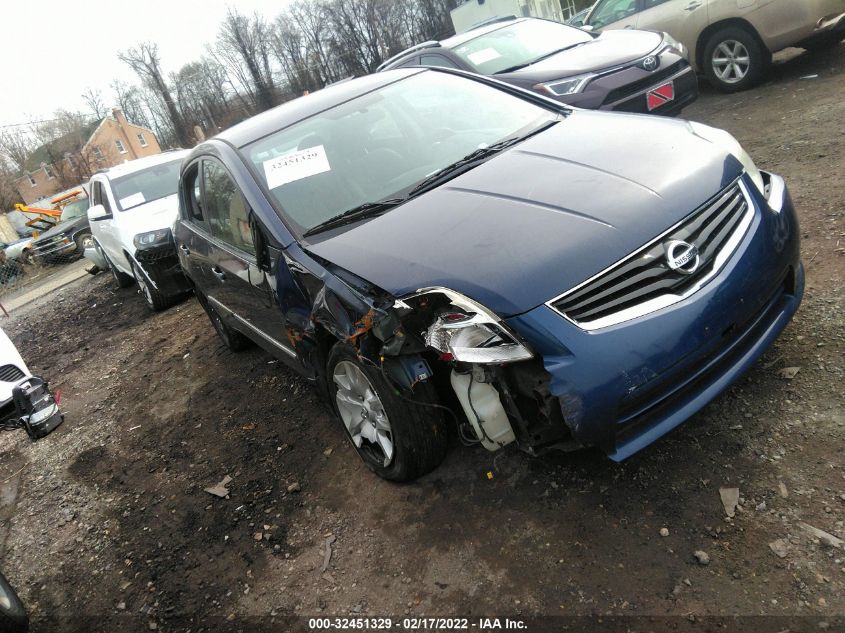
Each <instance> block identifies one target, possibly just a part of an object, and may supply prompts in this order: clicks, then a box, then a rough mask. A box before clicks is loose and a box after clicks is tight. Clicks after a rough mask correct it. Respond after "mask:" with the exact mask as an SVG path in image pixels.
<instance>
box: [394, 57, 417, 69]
mask: <svg viewBox="0 0 845 633" xmlns="http://www.w3.org/2000/svg"><path fill="white" fill-rule="evenodd" d="M419 65H420V58H419V57H417V56H416V55H414V56H413V57H411V58H410V59H407V60H405V61H404V62H402V63H401V64H400V65H399V68H407V67H408V66H419Z"/></svg>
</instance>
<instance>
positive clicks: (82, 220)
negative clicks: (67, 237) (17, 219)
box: [35, 215, 88, 244]
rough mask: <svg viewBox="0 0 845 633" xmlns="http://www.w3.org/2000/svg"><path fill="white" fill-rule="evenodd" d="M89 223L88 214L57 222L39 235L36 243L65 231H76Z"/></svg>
mask: <svg viewBox="0 0 845 633" xmlns="http://www.w3.org/2000/svg"><path fill="white" fill-rule="evenodd" d="M87 225H88V217H87V216H84V215H83V216H80V217H78V218H73V219H72V220H68V221H67V222H62V223H60V224H57V225H56V226H54V227H53V228H52V229H50V230H49V231H44V232H43V233H40V234H39V235H38V238H37V239H36V240H35V243H36V244H37V243H38V242H41V241H42V240H48V239H50V238H51V237H58V236H59V235H62V234H64V233H68V232H70V231H75V230H76V229H78V228H80V227H83V226H87Z"/></svg>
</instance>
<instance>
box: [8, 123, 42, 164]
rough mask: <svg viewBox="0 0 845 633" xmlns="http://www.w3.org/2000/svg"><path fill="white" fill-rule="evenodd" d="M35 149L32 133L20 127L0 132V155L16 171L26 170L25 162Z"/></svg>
mask: <svg viewBox="0 0 845 633" xmlns="http://www.w3.org/2000/svg"><path fill="white" fill-rule="evenodd" d="M34 149H35V139H34V138H33V136H32V132H31V131H30V130H27V129H26V128H24V127H22V126H17V127H11V128H7V129H5V130H3V131H0V154H2V158H5V159H6V160H8V162H10V163H11V164H12V165H13V166H14V167H15V168H16V169H17V170H18V171H24V170H25V169H26V160H27V159H28V158H29V155H30V154H32V150H34Z"/></svg>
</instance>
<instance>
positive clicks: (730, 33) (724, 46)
mask: <svg viewBox="0 0 845 633" xmlns="http://www.w3.org/2000/svg"><path fill="white" fill-rule="evenodd" d="M771 59H772V55H771V53H769V51H768V50H766V49H765V48H764V47H763V45H762V44H760V42H759V41H758V40H757V38H756V37H754V36H753V35H752V34H751V33H749V32H748V31H746V30H745V29H742V28H739V27H736V26H729V27H727V28H724V29H721V30H719V31H717V32H716V33H714V34H713V35H711V36H710V39H709V40H707V44H706V45H705V47H704V57H703V61H704V64H703V65H704V74H705V75H706V76H707V79H708V80H709V81H710V83H711V84H712V85H713V87H714V88H716V89H717V90H721V91H722V92H739V91H740V90H746V89H747V88H750V87H751V86H753V85H755V84H756V83H757V82H759V81H760V80H761V79H762V78H763V74H764V73H765V71H766V69H767V68H768V66H769V64H770V63H771Z"/></svg>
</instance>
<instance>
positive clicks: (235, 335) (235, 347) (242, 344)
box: [194, 289, 252, 352]
mask: <svg viewBox="0 0 845 633" xmlns="http://www.w3.org/2000/svg"><path fill="white" fill-rule="evenodd" d="M194 294H195V295H196V296H197V301H199V302H200V305H201V306H202V309H203V310H205V313H206V314H207V315H208V318H209V319H210V320H211V324H212V325H213V326H214V329H215V330H217V335H218V336H219V337H220V338H221V340H222V341H223V344H224V345H225V346H226V347H228V348H229V349H230V350H232V351H233V352H240V351H241V350H244V349H246V348H247V347H249V346H250V345H251V344H252V341H250V340H249V339H248V338H247V337H246V336H244V335H243V334H241V333H240V332H238V331H237V330H235V329H233V328H231V327H229V326H228V325H226V324H225V323H224V322H223V319H221V318H220V315H219V314H217V310H215V309H214V308H212V307H211V304H209V303H208V299H207V298H206V297H205V295H203V294H202V293H201V292H200V291H199V290H198V289H194Z"/></svg>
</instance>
